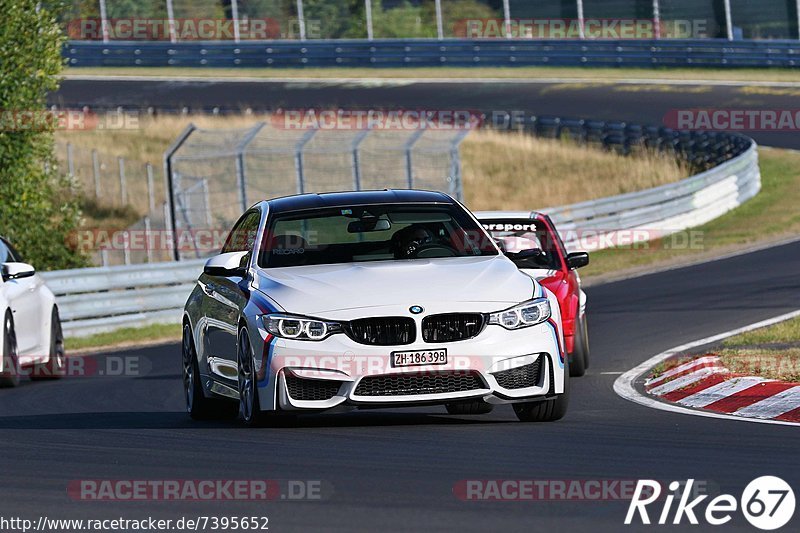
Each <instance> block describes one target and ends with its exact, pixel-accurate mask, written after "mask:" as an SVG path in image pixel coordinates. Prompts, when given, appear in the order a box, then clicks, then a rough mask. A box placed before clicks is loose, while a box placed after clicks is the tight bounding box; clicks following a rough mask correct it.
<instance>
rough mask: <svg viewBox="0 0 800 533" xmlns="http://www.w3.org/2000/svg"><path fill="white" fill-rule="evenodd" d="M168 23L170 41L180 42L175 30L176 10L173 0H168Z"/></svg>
mask: <svg viewBox="0 0 800 533" xmlns="http://www.w3.org/2000/svg"><path fill="white" fill-rule="evenodd" d="M167 25H168V26H169V42H171V43H176V42H178V36H177V35H176V32H175V10H174V9H173V8H172V0H167Z"/></svg>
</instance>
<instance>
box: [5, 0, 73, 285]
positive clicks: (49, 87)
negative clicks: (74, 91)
mask: <svg viewBox="0 0 800 533" xmlns="http://www.w3.org/2000/svg"><path fill="white" fill-rule="evenodd" d="M0 12H2V13H3V24H2V25H0V65H2V76H0V113H2V118H3V120H2V124H0V234H2V235H5V236H6V237H8V238H9V239H10V240H11V241H12V243H13V244H15V245H16V247H17V248H18V249H19V250H20V252H21V253H22V255H23V256H24V257H25V259H26V261H30V262H31V263H33V264H34V265H35V266H36V267H37V268H39V269H53V268H68V267H76V266H84V265H85V264H86V258H85V257H84V256H82V255H81V254H80V253H79V252H78V251H76V250H75V249H74V248H73V247H71V246H70V244H69V241H70V239H69V237H70V236H71V235H72V234H73V232H74V230H75V229H76V228H77V227H78V224H79V222H80V210H79V208H78V203H77V194H76V191H75V187H74V185H73V183H72V181H71V180H70V179H69V178H66V177H63V176H62V175H61V174H59V170H58V167H57V164H56V161H55V158H54V156H53V128H54V124H53V123H52V122H50V121H42V120H37V121H36V126H31V125H30V123H27V125H26V124H22V123H21V122H20V117H22V116H24V115H23V113H30V112H33V113H37V116H39V117H41V116H44V112H45V111H46V98H47V93H48V92H50V91H54V90H55V89H57V88H58V79H57V76H58V73H59V72H60V71H61V67H62V59H61V47H62V45H63V31H62V28H60V27H59V25H58V24H57V22H56V19H55V14H54V13H53V12H52V11H51V10H50V9H48V8H47V7H43V5H42V4H40V3H39V2H38V1H37V0H0Z"/></svg>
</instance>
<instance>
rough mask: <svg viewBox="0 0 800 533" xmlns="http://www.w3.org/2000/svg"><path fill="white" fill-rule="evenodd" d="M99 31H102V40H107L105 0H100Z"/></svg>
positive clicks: (105, 41)
mask: <svg viewBox="0 0 800 533" xmlns="http://www.w3.org/2000/svg"><path fill="white" fill-rule="evenodd" d="M100 31H101V32H102V33H103V42H104V43H107V42H108V11H107V10H106V0H100Z"/></svg>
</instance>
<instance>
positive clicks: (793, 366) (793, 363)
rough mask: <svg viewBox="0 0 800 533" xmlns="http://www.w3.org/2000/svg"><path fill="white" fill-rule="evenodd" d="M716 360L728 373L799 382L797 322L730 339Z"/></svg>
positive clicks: (758, 330)
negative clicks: (719, 361)
mask: <svg viewBox="0 0 800 533" xmlns="http://www.w3.org/2000/svg"><path fill="white" fill-rule="evenodd" d="M722 346H723V349H722V350H721V351H720V353H719V356H720V360H721V361H722V364H724V365H725V367H727V368H728V369H730V370H731V371H732V372H736V373H740V374H747V375H751V376H761V377H765V378H769V379H779V380H783V381H800V318H794V319H792V320H787V321H785V322H780V323H778V324H774V325H772V326H768V327H766V328H760V329H756V330H753V331H748V332H746V333H742V334H740V335H736V336H735V337H730V338H728V339H726V340H725V341H724V342H723V343H722Z"/></svg>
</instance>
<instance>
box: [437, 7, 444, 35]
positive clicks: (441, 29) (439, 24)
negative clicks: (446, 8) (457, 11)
mask: <svg viewBox="0 0 800 533" xmlns="http://www.w3.org/2000/svg"><path fill="white" fill-rule="evenodd" d="M436 36H437V37H438V38H439V40H440V41H441V40H442V39H444V24H443V23H442V0H436Z"/></svg>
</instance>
